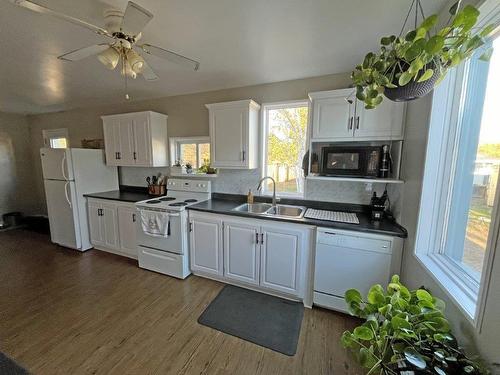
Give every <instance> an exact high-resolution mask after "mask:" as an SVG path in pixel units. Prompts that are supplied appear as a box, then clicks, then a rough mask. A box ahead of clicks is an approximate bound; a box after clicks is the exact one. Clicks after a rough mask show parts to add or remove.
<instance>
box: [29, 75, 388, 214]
mask: <svg viewBox="0 0 500 375" xmlns="http://www.w3.org/2000/svg"><path fill="white" fill-rule="evenodd" d="M350 82H351V81H350V78H349V74H336V75H328V76H322V77H314V78H307V79H300V80H294V81H286V82H277V83H269V84H263V85H257V86H249V87H241V88H232V89H225V90H218V91H210V92H204V93H197V94H190V95H181V96H172V97H165V98H160V99H153V100H147V101H137V102H124V103H121V104H116V105H113V106H105V107H104V106H103V107H94V108H87V109H75V110H71V111H67V112H59V113H51V114H42V115H33V116H28V123H29V125H30V131H31V140H32V153H33V161H34V169H35V179H36V181H37V182H38V185H37V193H38V199H39V201H40V202H41V212H42V213H44V212H45V207H44V192H43V184H42V174H41V165H40V158H39V155H38V153H39V149H40V147H42V145H43V139H42V130H43V129H50V128H68V131H69V138H70V145H71V147H80V143H81V140H82V139H84V138H102V137H103V134H102V123H101V119H100V116H102V115H107V114H113V113H123V112H134V111H142V110H153V111H157V112H161V113H166V114H168V134H169V136H170V137H176V136H198V135H200V136H206V135H208V132H209V131H208V111H207V109H206V108H205V104H207V103H216V102H224V101H231V100H240V99H249V98H251V99H254V100H255V101H257V102H258V103H269V102H277V101H284V100H298V99H307V95H308V93H309V92H312V91H321V90H331V89H338V88H345V87H348V86H349V84H350ZM132 94H133V92H132ZM158 171H161V172H162V173H165V172H167V170H161V169H152V168H121V171H120V174H121V183H123V184H129V185H139V184H143V183H144V177H145V176H146V175H148V174H151V173H158ZM259 177H260V172H259V171H258V170H255V171H222V172H221V174H220V177H219V178H217V180H216V181H214V183H213V184H214V187H215V189H214V191H219V192H233V193H246V192H247V191H248V188H250V187H252V188H255V187H256V186H257V183H258V180H259ZM378 185H380V186H378ZM307 189H308V190H307V191H309V192H310V193H311V194H310V195H308V196H307V197H308V198H311V199H314V198H317V199H323V200H325V199H326V200H343V201H346V202H351V203H368V202H369V199H370V195H371V192H370V191H365V187H364V184H359V183H358V184H356V183H347V184H346V183H343V184H341V183H337V184H335V183H321V182H317V183H311V184H308V186H307ZM375 189H377V191H379V192H380V190H383V185H382V184H377V186H376V187H375ZM307 191H306V192H307Z"/></svg>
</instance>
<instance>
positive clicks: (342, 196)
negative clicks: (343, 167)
mask: <svg viewBox="0 0 500 375" xmlns="http://www.w3.org/2000/svg"><path fill="white" fill-rule="evenodd" d="M159 172H161V173H162V174H164V175H168V173H169V168H137V167H122V168H120V183H121V184H122V185H132V186H145V184H146V181H145V179H146V176H152V175H156V174H158V173H159ZM260 177H261V173H260V169H252V170H230V169H224V170H219V171H218V177H217V178H213V179H211V181H212V191H213V192H214V193H230V194H247V193H248V189H252V192H253V193H254V194H255V193H256V189H257V184H258V183H259V180H260ZM384 186H385V184H383V183H376V184H372V188H371V190H367V184H366V183H362V182H349V181H325V180H307V181H306V185H305V199H309V200H319V201H327V202H342V203H354V204H369V203H370V198H371V196H372V194H373V191H376V192H377V195H381V194H382V193H383V191H384ZM401 187H402V185H389V187H388V189H387V190H388V193H389V198H390V200H391V205H392V210H393V212H394V214H395V216H396V217H398V215H399V211H400V210H399V203H400V194H401Z"/></svg>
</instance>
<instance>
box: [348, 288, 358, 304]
mask: <svg viewBox="0 0 500 375" xmlns="http://www.w3.org/2000/svg"><path fill="white" fill-rule="evenodd" d="M345 301H346V302H347V304H351V303H352V302H357V303H360V302H361V301H362V298H361V293H360V292H359V291H357V290H356V289H349V290H347V291H346V292H345Z"/></svg>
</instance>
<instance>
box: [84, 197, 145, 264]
mask: <svg viewBox="0 0 500 375" xmlns="http://www.w3.org/2000/svg"><path fill="white" fill-rule="evenodd" d="M87 204H88V215H89V229H90V242H91V243H92V245H93V246H94V247H95V248H97V249H99V250H104V251H108V252H111V253H116V254H119V255H125V256H127V257H130V258H137V242H136V233H137V229H136V212H135V207H134V204H133V203H127V202H118V201H110V200H104V199H95V198H88V203H87Z"/></svg>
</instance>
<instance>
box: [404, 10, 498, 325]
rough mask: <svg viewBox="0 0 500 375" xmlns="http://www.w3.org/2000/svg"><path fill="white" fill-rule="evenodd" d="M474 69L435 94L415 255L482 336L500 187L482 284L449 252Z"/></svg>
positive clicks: (458, 73) (454, 74)
mask: <svg viewBox="0 0 500 375" xmlns="http://www.w3.org/2000/svg"><path fill="white" fill-rule="evenodd" d="M492 5H493V6H492ZM484 8H485V9H483V7H481V11H482V13H483V14H486V16H484V17H483V19H482V20H481V21H480V24H481V25H485V24H488V23H491V21H492V20H495V19H497V18H498V17H500V5H495V4H493V2H487V3H485V5H484ZM483 10H485V12H483ZM498 32H499V30H497V31H496V32H495V33H493V38H495V37H498ZM473 64H474V63H473V62H471V61H468V62H467V63H465V64H462V65H461V66H459V67H458V68H457V69H454V70H452V71H450V72H449V73H448V75H447V77H446V78H445V79H444V80H443V82H442V83H441V84H440V86H438V87H437V88H436V89H435V90H434V97H433V103H432V108H433V110H431V117H430V128H429V134H428V145H427V151H426V159H425V160H426V163H425V170H424V178H423V183H422V195H421V201H420V207H419V216H418V223H417V232H416V239H415V249H414V250H415V251H414V256H415V257H416V259H417V260H418V261H419V262H420V263H421V264H422V265H423V266H424V267H425V268H426V269H427V270H428V271H429V272H430V274H431V276H432V277H433V278H434V279H435V281H437V282H438V284H440V285H441V287H442V288H443V289H444V291H445V292H446V293H447V294H448V296H449V297H450V298H451V299H452V300H453V301H454V302H455V303H456V305H457V306H458V307H459V309H460V310H461V311H462V312H463V313H464V314H465V316H466V318H467V319H468V320H469V321H470V322H471V324H472V325H473V326H474V327H475V328H476V329H477V330H478V331H480V330H481V326H482V321H483V316H484V305H485V300H486V296H487V293H488V288H489V280H490V278H491V268H492V261H493V258H494V256H495V253H496V251H497V248H498V246H499V244H500V239H499V234H500V208H499V203H500V184H498V185H497V190H496V195H495V202H494V206H493V211H492V220H491V224H490V228H489V235H488V240H487V245H486V252H485V256H484V260H483V262H484V263H483V264H484V265H483V270H482V273H481V278H480V280H479V281H478V280H477V279H475V278H474V277H472V276H471V273H470V272H467V271H466V270H465V268H464V267H462V266H461V265H459V264H458V262H456V261H455V260H454V259H452V258H451V257H450V256H449V255H447V254H446V251H445V250H446V249H445V246H446V244H447V243H448V242H447V235H448V234H449V233H450V232H449V229H450V228H449V227H448V226H449V225H450V224H452V218H450V212H451V210H452V204H451V200H452V198H453V187H454V185H455V178H454V176H455V173H456V172H457V170H458V168H459V166H458V165H457V161H458V156H459V155H458V147H456V146H457V144H458V142H459V138H460V136H461V131H462V127H463V126H465V125H464V121H463V119H464V116H463V113H461V112H460V111H461V109H463V108H464V103H465V101H464V97H462V95H461V93H462V92H465V90H468V89H471V88H472V92H474V89H477V87H478V86H477V82H474V81H473V80H471V79H470V77H471V76H470V74H471V71H474V69H476V67H475V66H474V65H473ZM469 92H471V91H469ZM465 100H468V99H467V98H465ZM429 160H432V162H428V161H429Z"/></svg>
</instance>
